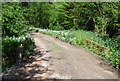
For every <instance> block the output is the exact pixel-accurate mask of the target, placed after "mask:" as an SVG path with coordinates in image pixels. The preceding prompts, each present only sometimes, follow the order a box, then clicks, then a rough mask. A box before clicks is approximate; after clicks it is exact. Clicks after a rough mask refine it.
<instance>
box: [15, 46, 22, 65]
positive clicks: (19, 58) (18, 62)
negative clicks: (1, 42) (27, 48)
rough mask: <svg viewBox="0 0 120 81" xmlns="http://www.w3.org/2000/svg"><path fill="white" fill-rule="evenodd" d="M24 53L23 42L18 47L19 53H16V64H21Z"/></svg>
mask: <svg viewBox="0 0 120 81" xmlns="http://www.w3.org/2000/svg"><path fill="white" fill-rule="evenodd" d="M22 53H23V45H22V44H21V45H20V46H18V48H17V54H16V65H18V64H20V62H21V60H22Z"/></svg>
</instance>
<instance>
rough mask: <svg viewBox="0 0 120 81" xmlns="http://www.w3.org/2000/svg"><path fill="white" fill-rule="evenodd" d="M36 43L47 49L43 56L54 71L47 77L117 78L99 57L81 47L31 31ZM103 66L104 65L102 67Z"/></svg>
mask: <svg viewBox="0 0 120 81" xmlns="http://www.w3.org/2000/svg"><path fill="white" fill-rule="evenodd" d="M32 34H33V36H34V37H35V38H34V39H35V42H36V45H37V46H39V48H42V49H44V50H48V51H50V52H48V53H46V55H45V56H44V58H46V59H47V60H49V61H46V65H47V66H48V67H49V68H51V69H52V70H53V71H54V72H53V74H52V75H51V76H49V78H60V79H61V78H63V79H70V78H72V79H117V78H118V75H117V74H116V73H114V72H112V71H111V70H110V69H109V67H107V66H105V65H104V63H103V61H102V60H101V57H100V56H98V55H95V54H93V53H91V52H89V51H87V50H85V49H83V48H81V47H77V46H73V45H70V44H68V43H65V42H62V41H60V40H58V39H56V38H54V37H51V36H49V35H44V34H40V33H32ZM103 66H104V67H103Z"/></svg>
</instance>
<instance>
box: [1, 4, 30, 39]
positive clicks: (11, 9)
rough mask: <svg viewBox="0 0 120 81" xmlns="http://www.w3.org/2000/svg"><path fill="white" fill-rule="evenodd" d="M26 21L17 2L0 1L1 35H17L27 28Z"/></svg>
mask: <svg viewBox="0 0 120 81" xmlns="http://www.w3.org/2000/svg"><path fill="white" fill-rule="evenodd" d="M27 28H28V26H27V21H26V20H25V18H24V15H23V8H22V6H21V4H20V3H19V2H14V3H12V2H5V3H2V34H3V36H4V37H5V36H19V35H21V34H23V33H22V30H25V29H27Z"/></svg>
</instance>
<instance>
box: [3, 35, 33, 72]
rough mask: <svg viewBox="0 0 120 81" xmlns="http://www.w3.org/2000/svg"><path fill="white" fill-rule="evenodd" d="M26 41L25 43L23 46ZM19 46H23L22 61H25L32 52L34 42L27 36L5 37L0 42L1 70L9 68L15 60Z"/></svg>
mask: <svg viewBox="0 0 120 81" xmlns="http://www.w3.org/2000/svg"><path fill="white" fill-rule="evenodd" d="M26 38H27V39H29V40H27V41H26V43H27V44H23V43H24V41H25V40H26ZM21 44H23V45H24V51H23V57H22V58H23V59H26V58H27V57H28V56H29V54H30V53H31V52H32V50H33V47H34V40H33V39H32V38H31V36H29V35H23V36H20V37H6V38H3V40H2V57H3V59H2V61H3V62H2V69H3V70H4V69H6V68H9V67H11V66H12V65H13V64H14V63H15V60H16V54H17V47H18V46H20V45H21Z"/></svg>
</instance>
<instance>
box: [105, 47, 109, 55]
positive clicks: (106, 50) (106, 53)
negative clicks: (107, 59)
mask: <svg viewBox="0 0 120 81" xmlns="http://www.w3.org/2000/svg"><path fill="white" fill-rule="evenodd" d="M104 52H105V55H106V56H108V54H109V49H108V48H107V47H105V48H104Z"/></svg>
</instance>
